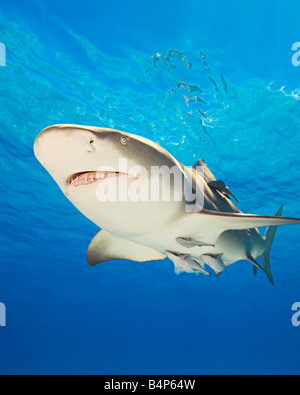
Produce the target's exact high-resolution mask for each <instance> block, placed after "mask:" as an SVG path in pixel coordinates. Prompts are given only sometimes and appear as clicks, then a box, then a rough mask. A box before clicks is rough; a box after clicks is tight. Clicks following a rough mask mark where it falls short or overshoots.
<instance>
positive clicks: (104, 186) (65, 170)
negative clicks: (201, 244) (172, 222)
mask: <svg viewBox="0 0 300 395" xmlns="http://www.w3.org/2000/svg"><path fill="white" fill-rule="evenodd" d="M34 152H35V155H36V157H37V159H38V160H39V162H40V163H41V164H42V165H43V166H44V167H45V169H46V170H47V171H48V172H49V174H50V175H51V176H52V178H53V179H54V180H55V181H56V183H57V184H58V185H59V187H60V189H61V190H62V191H63V193H64V194H65V195H66V196H67V198H68V199H69V200H70V201H71V202H72V203H73V204H74V205H75V206H76V207H77V208H78V209H79V210H80V211H81V212H82V213H83V214H84V215H85V216H87V217H88V218H89V219H91V220H92V221H93V222H95V223H96V224H97V225H99V226H103V225H105V224H106V223H111V219H112V217H118V219H119V220H120V219H122V217H124V220H125V219H128V216H130V217H131V219H132V218H133V212H134V213H135V217H136V216H137V215H139V214H138V211H139V210H140V211H141V212H140V215H142V212H144V211H145V209H147V210H149V211H151V207H152V206H153V205H152V206H150V205H149V204H148V205H147V207H146V204H140V205H138V204H137V202H136V201H130V199H129V201H128V194H126V197H125V193H126V192H128V191H129V190H130V189H131V190H132V192H134V190H135V191H136V190H137V189H138V188H137V181H138V183H139V185H141V184H145V183H146V184H149V183H150V181H151V169H152V168H153V167H158V168H162V167H167V168H169V169H171V168H177V169H178V171H179V172H180V171H182V169H181V166H180V164H179V163H178V162H177V161H176V159H174V158H173V156H172V155H170V154H169V153H168V152H167V151H166V150H164V149H163V148H162V147H160V146H159V145H158V144H155V143H153V142H152V141H150V140H147V139H145V138H142V137H139V136H136V135H133V134H129V133H125V132H121V131H118V130H111V129H105V128H95V127H85V126H76V125H56V126H51V127H48V128H46V129H45V130H43V131H42V132H41V134H40V135H39V136H38V137H37V139H36V141H35V144H34ZM152 181H153V180H152ZM116 185H117V190H116V191H115V192H114V189H116ZM122 189H125V190H122ZM111 193H114V196H116V200H114V199H111V196H112V195H111ZM108 195H109V196H108ZM105 199H107V200H108V201H106V200H105ZM171 199H172V196H171ZM112 200H114V201H112ZM133 200H134V199H133ZM165 203H166V204H165V208H164V213H165V214H166V216H167V215H168V214H169V212H170V213H171V211H173V210H174V206H173V208H172V207H170V204H169V207H168V204H167V203H169V202H165ZM178 205H180V203H178ZM154 206H155V205H154ZM156 208H157V207H156ZM154 212H155V209H154V208H153V215H154ZM151 214H152V213H151V212H149V215H150V216H151ZM106 217H107V219H106ZM154 217H155V215H154ZM139 220H141V217H140V218H139Z"/></svg>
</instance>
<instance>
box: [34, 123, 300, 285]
mask: <svg viewBox="0 0 300 395" xmlns="http://www.w3.org/2000/svg"><path fill="white" fill-rule="evenodd" d="M34 152H35V155H36V158H37V159H38V160H39V162H40V163H41V164H42V166H44V167H45V169H46V170H47V171H48V172H49V174H50V175H51V176H52V178H53V179H54V180H55V181H56V183H57V184H58V186H59V187H60V189H61V190H62V192H63V193H64V195H65V196H66V197H67V198H68V199H69V200H70V201H71V203H72V204H73V205H74V206H75V207H76V208H77V209H78V210H79V211H80V212H81V213H82V214H83V215H85V216H86V217H87V218H88V219H89V220H91V221H92V222H93V223H95V224H96V225H97V226H98V227H99V228H100V231H99V233H98V234H97V235H96V236H95V237H94V239H93V240H92V242H91V244H90V246H89V248H88V251H87V260H88V263H89V264H90V265H92V266H95V265H96V264H99V263H101V262H105V261H109V260H114V259H124V260H132V261H137V262H147V261H154V260H164V259H165V258H167V257H168V258H170V259H171V260H172V261H173V263H174V265H175V271H176V272H188V273H197V274H199V273H203V274H205V275H210V274H211V273H213V272H215V273H216V275H219V274H220V273H222V272H223V271H224V270H225V269H226V268H227V267H228V266H230V265H232V264H233V263H235V262H237V261H240V260H246V261H250V262H251V264H253V268H254V274H255V275H256V274H257V270H258V269H260V270H262V271H263V272H265V273H266V275H267V277H268V279H269V280H270V282H271V283H272V284H274V280H273V276H272V272H271V267H270V262H269V255H270V249H271V245H272V242H273V239H274V236H275V232H276V229H277V226H278V225H293V224H299V223H300V219H296V218H286V217H282V216H281V215H282V207H281V208H280V210H279V211H278V212H277V214H276V215H275V216H263V215H253V214H250V213H249V214H243V213H242V212H241V211H240V210H239V209H238V208H237V207H236V206H235V205H234V204H233V202H232V199H236V198H235V196H234V195H233V194H232V192H231V191H230V190H229V188H228V187H227V186H226V184H225V183H224V182H223V181H221V180H217V179H216V178H215V177H214V175H213V173H212V172H211V171H210V170H209V169H208V167H207V165H206V163H205V162H204V160H202V159H200V160H199V161H198V162H197V163H196V164H195V165H194V166H193V167H187V166H184V165H183V164H182V163H180V162H178V161H177V160H176V159H175V158H174V157H173V156H172V155H171V154H170V153H169V152H167V151H166V150H165V149H164V148H162V147H161V146H160V145H158V144H156V143H154V142H152V141H150V140H148V139H146V138H143V137H140V136H137V135H133V134H130V133H126V132H122V131H119V130H112V129H106V128H98V127H88V126H78V125H55V126H50V127H48V128H46V129H45V130H43V131H42V132H41V133H40V135H39V136H38V137H37V138H36V141H35V144H34ZM153 169H159V171H155V172H154V171H153ZM161 169H164V170H165V172H167V171H169V175H170V177H164V176H162V173H163V172H162V171H161ZM178 180H181V181H183V182H177V181H178ZM187 186H188V187H187ZM164 188H165V190H166V191H167V190H169V192H170V194H169V196H168V198H166V196H164V194H163V193H162V191H163V190H164ZM108 191H111V192H113V191H114V194H113V193H108ZM129 192H130V193H129ZM129 195H130V198H128V197H129ZM113 197H114V198H113ZM259 227H268V229H267V230H266V232H265V234H264V235H263V236H261V234H260V233H259V231H258V229H257V228H259ZM260 257H262V264H260V263H259V262H258V259H259V258H260Z"/></svg>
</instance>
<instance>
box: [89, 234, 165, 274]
mask: <svg viewBox="0 0 300 395" xmlns="http://www.w3.org/2000/svg"><path fill="white" fill-rule="evenodd" d="M165 258H166V256H165V255H164V254H161V253H160V252H158V251H156V250H153V249H152V248H149V247H145V246H142V245H140V244H137V243H134V242H133V241H130V240H128V239H124V238H122V237H119V236H117V235H114V234H112V233H109V232H107V231H105V230H100V232H98V233H97V235H96V236H95V237H94V239H93V240H92V242H91V244H90V246H89V249H88V252H87V261H88V263H89V264H90V265H91V266H95V265H97V264H98V263H101V262H106V261H110V260H113V259H126V260H131V261H136V262H148V261H156V260H162V259H165Z"/></svg>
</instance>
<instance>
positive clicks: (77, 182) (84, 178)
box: [67, 171, 135, 187]
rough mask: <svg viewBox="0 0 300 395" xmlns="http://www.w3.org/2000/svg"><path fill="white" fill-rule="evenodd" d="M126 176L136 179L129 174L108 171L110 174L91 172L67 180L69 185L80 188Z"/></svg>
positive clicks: (74, 175) (78, 174)
mask: <svg viewBox="0 0 300 395" xmlns="http://www.w3.org/2000/svg"><path fill="white" fill-rule="evenodd" d="M124 176H125V177H128V178H132V179H135V177H133V176H131V175H130V174H127V173H121V172H113V171H108V172H104V171H91V172H83V173H76V174H73V175H72V176H70V177H69V178H68V179H67V184H68V185H69V186H72V187H80V186H85V185H91V184H94V183H95V182H98V181H104V180H107V179H109V178H117V177H124Z"/></svg>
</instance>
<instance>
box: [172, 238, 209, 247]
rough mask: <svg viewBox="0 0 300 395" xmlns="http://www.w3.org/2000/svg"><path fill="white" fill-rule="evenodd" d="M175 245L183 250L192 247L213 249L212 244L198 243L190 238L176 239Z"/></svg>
mask: <svg viewBox="0 0 300 395" xmlns="http://www.w3.org/2000/svg"><path fill="white" fill-rule="evenodd" d="M176 241H177V243H178V244H180V245H181V246H182V247H185V248H193V247H215V245H214V244H208V243H205V242H202V241H198V240H195V239H193V238H192V237H177V239H176Z"/></svg>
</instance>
